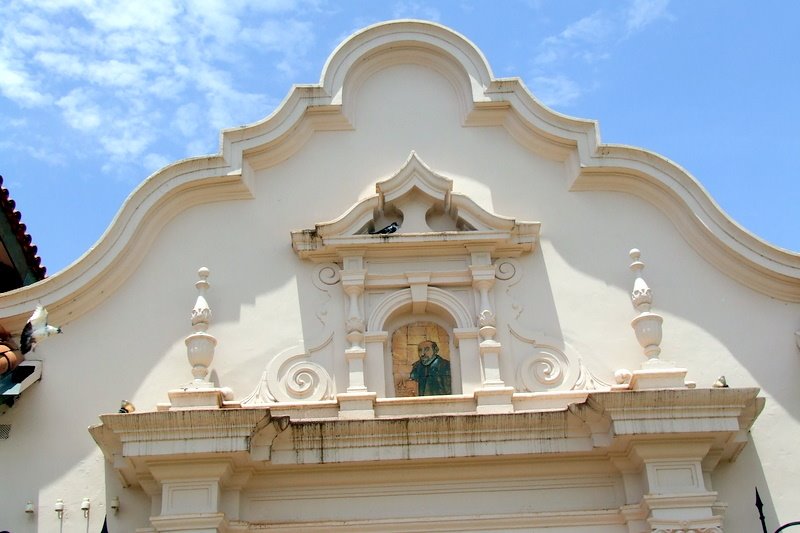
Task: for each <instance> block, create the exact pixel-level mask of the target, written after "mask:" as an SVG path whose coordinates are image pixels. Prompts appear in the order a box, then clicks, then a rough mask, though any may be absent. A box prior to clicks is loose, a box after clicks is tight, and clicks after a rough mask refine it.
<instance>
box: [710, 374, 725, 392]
mask: <svg viewBox="0 0 800 533" xmlns="http://www.w3.org/2000/svg"><path fill="white" fill-rule="evenodd" d="M711 386H712V387H714V388H715V389H727V388H728V380H727V379H725V376H720V377H718V378H717V381H715V382H714V384H713V385H711Z"/></svg>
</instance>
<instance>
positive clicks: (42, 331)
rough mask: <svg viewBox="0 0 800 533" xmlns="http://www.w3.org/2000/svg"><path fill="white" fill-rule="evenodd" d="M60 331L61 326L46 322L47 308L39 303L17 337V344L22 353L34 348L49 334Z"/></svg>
mask: <svg viewBox="0 0 800 533" xmlns="http://www.w3.org/2000/svg"><path fill="white" fill-rule="evenodd" d="M58 333H61V328H57V327H55V326H51V325H50V324H48V323H47V309H45V308H44V307H42V306H41V304H40V305H37V306H36V310H35V311H34V312H33V314H32V315H31V317H30V318H29V319H28V323H27V324H25V327H24V328H23V329H22V336H21V337H20V339H19V346H20V351H21V352H22V355H25V354H26V353H28V352H30V351H31V350H35V349H36V344H37V343H38V342H39V341H41V340H43V339H46V338H47V337H49V336H51V335H56V334H58Z"/></svg>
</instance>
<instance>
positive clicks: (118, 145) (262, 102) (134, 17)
mask: <svg viewBox="0 0 800 533" xmlns="http://www.w3.org/2000/svg"><path fill="white" fill-rule="evenodd" d="M318 9H319V5H318V3H317V0H269V1H263V2H257V3H253V2H251V1H249V0H138V1H136V2H123V3H119V2H117V1H116V0H18V1H16V2H13V3H2V2H0V19H3V20H4V22H5V24H4V25H2V26H0V95H3V96H6V97H7V98H9V99H12V100H13V101H14V102H16V104H17V105H18V106H28V107H29V106H39V107H40V108H41V110H42V112H43V113H47V112H51V113H52V112H55V113H58V114H60V116H61V117H62V118H63V120H64V122H65V123H66V124H67V125H68V126H69V127H70V128H73V129H74V130H76V131H78V132H80V133H81V134H82V137H81V139H82V140H83V139H84V138H85V140H86V141H89V142H90V141H94V144H93V147H95V148H94V149H95V150H97V151H99V152H100V153H104V154H105V155H106V157H108V158H109V160H110V162H111V163H112V164H107V165H105V167H104V168H105V169H106V170H108V171H109V172H116V170H115V169H118V168H120V165H122V164H128V165H138V166H140V167H142V166H143V167H146V168H147V169H148V170H150V168H149V167H153V166H154V165H155V164H156V162H157V155H156V154H155V152H153V151H152V149H151V147H152V146H153V145H154V143H157V142H162V143H174V145H175V146H180V145H181V144H183V145H187V146H190V148H200V150H199V152H200V153H207V152H209V151H216V142H213V143H209V141H208V139H211V140H212V141H214V140H215V139H216V136H217V134H218V130H219V129H221V128H227V127H232V126H236V125H238V124H243V123H249V122H253V121H255V120H258V119H260V118H262V117H263V116H265V115H266V114H267V113H268V112H269V111H270V109H271V106H272V105H273V102H274V101H275V100H276V98H275V97H274V96H268V95H265V94H261V93H260V92H258V89H255V90H254V89H252V83H253V80H254V79H257V76H255V75H254V73H255V72H259V73H260V72H263V76H264V78H265V82H264V83H263V85H266V78H267V77H275V73H276V72H277V73H280V74H281V76H282V77H286V78H294V77H295V76H296V74H297V72H298V71H299V70H300V69H304V68H305V67H306V66H307V59H306V57H307V55H308V52H309V50H310V49H311V47H312V46H313V44H314V40H315V31H314V28H313V27H312V26H311V24H310V23H309V22H307V21H306V20H304V19H303V14H304V13H306V12H308V11H309V10H311V11H313V10H318ZM237 71H238V72H242V73H243V75H244V76H245V77H246V78H247V82H248V83H249V85H248V88H246V89H245V88H243V85H241V84H240V82H239V80H237V78H236V76H235V75H234V74H233V73H234V72H237ZM51 95H52V96H51ZM277 96H278V97H280V96H283V93H282V92H281V94H280V95H277ZM52 104H54V105H52ZM48 107H49V111H48ZM176 137H177V138H176ZM209 146H211V148H212V149H211V150H209ZM91 149H92V148H89V149H88V150H89V151H90V150H91ZM160 151H161V152H163V150H160ZM181 155H183V154H181ZM188 155H191V153H190V154H188ZM127 173H128V174H130V172H127Z"/></svg>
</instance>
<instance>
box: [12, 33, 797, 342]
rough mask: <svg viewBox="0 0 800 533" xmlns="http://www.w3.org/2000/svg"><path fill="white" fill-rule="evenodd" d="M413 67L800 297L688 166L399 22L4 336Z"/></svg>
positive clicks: (32, 298) (227, 139) (91, 285)
mask: <svg viewBox="0 0 800 533" xmlns="http://www.w3.org/2000/svg"><path fill="white" fill-rule="evenodd" d="M412 52H413V53H412ZM418 52H421V53H418ZM417 58H419V59H417ZM367 59H368V60H367ZM415 61H419V62H422V63H423V64H425V66H427V67H429V68H433V69H435V70H437V71H438V72H439V73H440V74H442V75H443V76H444V77H445V78H447V79H448V80H450V83H451V84H452V85H453V86H454V87H457V88H458V90H457V92H456V94H457V95H458V96H457V98H458V99H459V101H460V102H461V105H462V106H463V111H464V112H463V116H464V123H463V124H464V125H465V126H469V127H481V126H502V127H503V128H505V129H506V130H507V131H508V132H509V134H510V135H511V136H512V137H513V138H514V139H515V140H516V141H517V142H519V143H520V144H521V145H523V146H525V147H527V148H529V149H530V150H533V151H536V152H538V153H541V154H544V155H547V156H549V157H551V158H554V159H557V160H560V161H564V162H565V163H566V164H567V166H568V168H569V169H571V177H572V179H571V183H570V184H569V190H571V191H618V192H626V193H630V194H634V195H637V196H639V197H640V198H643V199H645V200H646V201H648V202H650V203H652V204H653V205H654V206H655V207H657V208H658V209H660V210H662V211H663V212H664V213H665V214H666V216H667V217H668V218H669V219H670V220H671V221H672V223H673V224H674V225H675V227H676V228H677V229H678V231H679V232H680V233H681V234H682V235H683V237H684V238H685V239H686V240H687V242H689V243H690V245H691V246H692V247H693V248H694V249H695V250H696V251H697V252H698V253H699V254H700V255H701V256H702V257H704V258H705V259H707V260H708V261H709V262H710V263H711V264H713V265H714V266H715V267H716V268H718V269H719V270H720V271H722V272H724V273H725V274H727V275H729V276H730V277H732V278H734V279H736V280H737V281H739V282H740V283H742V284H744V285H746V286H748V287H751V288H753V289H755V290H757V291H759V292H761V293H763V294H766V295H768V296H771V297H774V298H777V299H780V300H784V301H789V302H800V254H799V253H795V252H790V251H787V250H783V249H780V248H777V247H775V246H772V245H770V244H768V243H766V242H764V241H762V240H761V239H759V238H758V237H756V236H754V235H753V234H751V233H750V232H748V231H747V230H745V229H743V228H742V227H741V226H739V225H738V224H736V223H735V222H734V221H733V220H731V219H730V218H729V217H728V216H727V215H726V214H725V213H724V212H722V211H721V210H720V209H719V207H718V206H717V204H716V203H715V202H714V201H713V200H712V199H711V198H710V197H709V196H708V194H707V193H706V191H705V190H704V189H703V188H702V186H701V185H700V184H699V183H698V182H697V181H696V180H695V179H694V178H693V177H692V176H691V175H690V174H689V173H688V172H686V171H685V170H684V169H683V168H681V167H679V166H678V165H676V164H674V163H672V162H670V161H669V160H667V159H666V158H664V157H661V156H659V155H657V154H655V153H653V152H649V151H646V150H643V149H639V148H632V147H628V146H619V145H608V144H601V142H600V137H599V131H598V128H597V123H596V122H594V121H591V120H583V119H576V118H571V117H568V116H565V115H562V114H559V113H556V112H554V111H552V110H550V109H549V108H547V107H545V106H544V105H542V104H541V103H540V102H539V101H538V100H536V98H535V97H534V96H533V95H532V94H531V93H530V92H529V91H528V89H527V88H526V87H525V85H524V84H523V83H522V81H521V80H520V79H518V78H495V77H494V76H493V74H492V71H491V69H490V67H489V65H488V63H487V61H486V58H485V57H484V56H483V54H482V53H481V52H480V50H479V49H478V48H477V47H476V46H475V45H474V44H473V43H471V42H470V41H469V40H467V39H466V38H465V37H463V36H462V35H460V34H458V33H456V32H454V31H452V30H450V29H448V28H446V27H444V26H441V25H438V24H435V23H430V22H422V21H410V20H400V21H391V22H385V23H381V24H376V25H374V26H370V27H368V28H366V29H364V30H362V31H359V32H357V33H355V34H353V35H352V36H351V37H349V38H348V39H346V40H345V41H344V42H343V43H342V44H341V45H340V46H339V47H338V48H336V50H334V52H333V53H332V54H331V56H330V57H329V59H328V61H327V63H326V64H325V67H324V68H323V71H322V75H321V78H320V82H319V83H318V84H312V85H297V86H295V87H293V89H292V90H291V91H290V93H289V94H288V96H287V97H286V98H285V99H284V101H283V102H282V103H281V105H280V106H279V107H278V109H277V110H276V111H275V112H274V113H272V114H271V115H269V116H268V117H266V118H265V119H263V120H261V121H259V122H256V123H254V124H250V125H246V126H242V127H238V128H232V129H228V130H224V131H223V132H222V134H221V149H220V152H219V153H218V154H215V155H210V156H203V157H197V158H192V159H186V160H181V161H178V162H175V163H173V164H171V165H169V166H167V167H165V168H163V169H161V170H159V171H158V172H156V173H155V174H153V175H151V176H150V177H149V178H147V179H146V180H145V181H144V182H143V183H142V184H141V185H140V186H139V187H138V188H137V189H136V190H134V192H133V193H132V194H131V195H130V196H129V197H128V199H127V200H126V201H125V203H124V204H123V205H122V207H121V209H120V211H119V212H118V213H117V216H116V217H115V219H114V221H113V222H112V223H111V225H110V226H109V228H108V229H107V230H106V231H105V233H104V234H103V235H102V236H101V237H100V239H99V240H98V241H97V243H95V245H94V246H92V248H90V249H89V250H88V251H87V252H86V253H85V254H84V255H83V256H81V257H80V258H79V259H78V260H76V261H75V262H74V263H73V264H72V265H70V266H69V267H67V268H66V269H64V270H63V271H61V272H58V273H56V274H55V275H53V276H52V277H50V278H47V279H45V280H43V281H40V282H38V283H35V284H33V285H30V286H27V287H24V288H21V289H18V290H15V291H11V292H9V293H7V294H4V295H3V298H2V300H1V301H0V317H2V318H3V320H4V324H5V325H6V327H7V329H9V330H11V331H12V332H16V331H19V330H20V329H21V328H22V326H23V325H24V323H25V319H26V318H27V314H28V313H29V310H30V308H31V307H33V306H34V304H35V303H37V302H40V303H41V304H42V305H45V306H47V307H48V309H50V311H51V315H52V317H53V319H54V321H56V322H64V321H65V319H66V318H67V317H69V319H71V320H74V319H76V318H77V317H79V316H80V315H82V314H84V313H86V312H87V311H88V310H90V309H92V308H93V307H95V306H96V305H98V304H99V303H100V302H102V301H103V300H104V299H105V298H107V297H108V295H109V294H111V293H113V292H114V290H115V289H116V288H118V287H119V286H120V285H121V284H122V283H123V282H124V281H125V280H126V279H127V278H128V277H129V276H130V275H131V274H132V273H133V272H134V271H135V270H136V268H137V266H138V265H139V264H140V262H141V260H142V258H143V257H144V256H145V255H146V254H147V251H148V250H149V248H150V247H151V245H152V243H153V241H154V240H155V238H156V237H157V235H158V234H159V232H160V230H161V229H162V228H163V227H164V226H165V225H166V224H167V223H168V222H169V221H170V220H171V219H172V218H174V217H175V216H176V215H177V214H178V213H180V212H182V211H184V210H186V209H188V208H190V207H193V206H196V205H200V204H204V203H208V202H213V201H223V200H233V199H250V198H253V191H254V188H253V186H252V185H253V180H254V172H255V171H256V170H258V169H263V168H268V167H270V166H273V165H275V164H277V163H279V162H281V161H284V160H286V159H287V158H289V157H291V156H292V155H293V154H294V153H296V152H297V151H298V150H299V149H300V148H301V147H302V146H303V145H304V144H305V143H306V141H307V140H308V139H309V138H310V137H311V135H312V134H313V133H314V132H317V131H336V130H348V129H353V128H354V127H355V126H356V125H354V124H353V123H352V121H351V119H350V118H349V117H352V116H354V113H353V112H352V109H353V107H354V106H356V105H357V98H356V97H357V94H358V90H357V89H358V87H359V83H360V82H361V80H363V79H366V78H367V77H368V76H369V75H370V73H371V72H375V71H377V70H379V69H381V68H387V67H389V66H391V65H393V64H398V63H403V62H406V63H407V62H415Z"/></svg>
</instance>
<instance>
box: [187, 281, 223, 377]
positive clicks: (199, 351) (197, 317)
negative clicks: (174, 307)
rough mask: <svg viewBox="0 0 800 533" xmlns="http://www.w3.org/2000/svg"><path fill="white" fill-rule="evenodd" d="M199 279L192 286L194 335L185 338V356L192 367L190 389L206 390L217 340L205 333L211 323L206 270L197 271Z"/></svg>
mask: <svg viewBox="0 0 800 533" xmlns="http://www.w3.org/2000/svg"><path fill="white" fill-rule="evenodd" d="M197 275H198V277H199V278H200V279H199V280H198V281H197V282H196V283H195V284H194V285H195V287H197V291H198V293H199V294H198V295H197V300H196V301H195V304H194V309H192V329H194V333H192V334H191V335H189V336H188V337H186V341H185V342H186V355H187V357H188V358H189V364H190V365H192V375H193V376H194V380H193V381H192V383H191V386H192V387H198V388H207V387H211V386H212V385H211V383H209V382H208V381H206V377H207V376H208V367H209V365H210V364H211V361H212V360H213V359H214V348H215V347H216V345H217V339H216V338H215V337H214V336H213V335H209V334H208V333H206V330H207V329H208V326H209V324H210V322H211V308H210V307H209V306H208V302H207V301H206V297H205V294H206V291H207V290H208V288H209V284H208V275H209V271H208V269H207V268H205V267H202V268H200V269H199V270H198V271H197Z"/></svg>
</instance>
